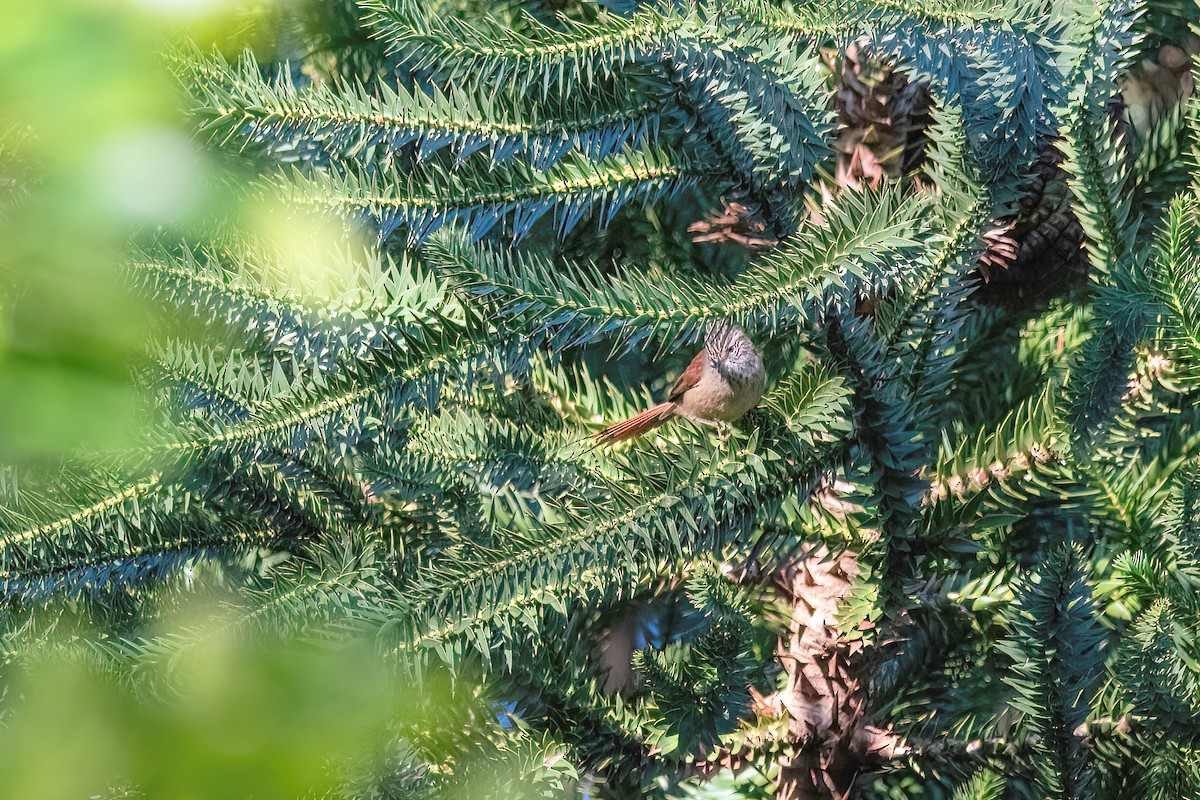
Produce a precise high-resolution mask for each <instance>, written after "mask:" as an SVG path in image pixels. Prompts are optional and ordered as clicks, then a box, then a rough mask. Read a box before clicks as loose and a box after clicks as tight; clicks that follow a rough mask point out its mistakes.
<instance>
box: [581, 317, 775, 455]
mask: <svg viewBox="0 0 1200 800" xmlns="http://www.w3.org/2000/svg"><path fill="white" fill-rule="evenodd" d="M766 386H767V373H766V371H765V370H764V369H763V362H762V356H760V355H759V353H758V350H756V349H754V343H753V342H751V341H750V337H748V336H747V335H746V333H745V332H744V331H743V330H742V329H741V328H738V327H737V326H734V325H727V324H724V323H715V324H712V325H709V327H708V330H707V331H706V333H705V337H704V349H703V350H701V351H700V352H699V353H697V354H696V357H695V358H693V359H692V363H690V364H688V365H687V369H685V370H684V371H683V374H681V375H680V376H679V378H678V379H676V381H675V385H674V386H672V387H671V394H670V397H669V398H668V399H667V402H665V403H660V404H658V405H656V406H655V407H654V408H651V409H649V410H647V411H643V412H642V413H640V414H637V415H635V416H632V417H630V418H629V419H627V420H625V421H624V422H618V423H616V424H615V425H612V426H609V427H608V428H605V429H604V430H602V431H600V433H598V434H596V439H597V440H599V442H600V443H601V444H609V443H612V442H623V441H625V440H626V439H632V438H634V437H636V436H641V435H642V434H643V433H647V432H649V431H651V430H653V429H655V428H657V427H658V426H659V425H662V424H663V423H664V422H667V421H668V420H670V419H672V418H674V417H684V418H685V419H690V420H692V421H693V422H699V423H701V424H702V425H713V426H716V427H721V426H723V425H725V424H727V423H730V422H733V421H734V420H736V419H739V418H740V417H741V416H742V415H743V414H745V413H746V412H747V411H749V410H750V409H752V408H754V406H756V405H757V404H758V401H759V400H760V399H761V398H762V396H763V390H764V389H766Z"/></svg>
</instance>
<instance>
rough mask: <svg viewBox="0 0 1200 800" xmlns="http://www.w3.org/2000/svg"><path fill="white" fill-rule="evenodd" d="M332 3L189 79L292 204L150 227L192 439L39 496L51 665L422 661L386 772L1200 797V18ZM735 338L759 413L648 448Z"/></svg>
mask: <svg viewBox="0 0 1200 800" xmlns="http://www.w3.org/2000/svg"><path fill="white" fill-rule="evenodd" d="M280 16H281V18H280V19H278V20H276V21H275V22H276V24H277V25H278V31H279V35H278V36H277V38H276V40H275V41H276V43H275V44H274V45H273V49H272V50H270V52H265V51H263V50H262V48H260V50H259V52H257V53H255V54H254V55H251V54H250V53H249V52H246V53H229V52H225V51H220V52H209V51H207V50H206V49H205V48H203V47H198V46H194V47H182V48H179V49H177V50H173V51H172V52H170V53H169V54H167V58H169V59H170V62H171V65H172V70H173V72H174V74H175V75H176V76H177V77H178V80H179V83H180V85H181V86H182V87H183V89H184V92H185V93H186V96H187V97H188V98H189V101H188V102H189V103H190V105H189V109H190V114H191V119H192V120H193V122H194V129H195V135H196V140H197V141H198V142H202V143H203V146H204V147H205V148H206V149H207V151H208V154H209V155H208V158H210V159H212V160H213V161H214V162H215V163H217V164H219V165H221V169H222V170H224V171H225V172H227V174H228V175H229V180H230V181H231V182H232V183H233V184H234V185H235V187H236V195H237V197H238V198H239V200H238V204H237V207H238V208H240V209H241V210H242V212H241V215H240V216H241V217H242V219H239V218H238V217H239V214H238V213H229V214H226V215H222V218H220V219H213V220H212V221H211V223H210V224H209V225H208V226H205V227H197V226H186V229H176V228H175V227H172V226H170V225H168V226H165V227H163V228H161V229H159V230H156V231H153V232H149V233H142V234H137V235H135V236H134V237H133V239H134V240H133V241H132V243H131V246H130V247H131V255H130V257H129V259H128V268H127V271H126V274H127V278H128V283H129V286H130V287H131V291H135V292H137V293H139V295H142V296H144V297H146V298H149V301H148V302H150V303H151V304H152V305H153V306H154V307H155V308H157V309H158V310H159V311H160V312H161V315H162V318H163V319H164V320H165V322H164V324H163V325H162V326H161V329H162V331H163V334H162V336H161V337H158V338H156V339H155V340H154V341H152V342H149V343H148V344H147V358H146V359H144V360H143V361H141V362H139V365H138V366H137V368H136V374H137V376H138V379H139V381H138V385H139V386H140V387H141V391H142V393H143V395H144V399H145V403H144V406H145V409H144V420H143V422H142V425H141V432H142V436H143V439H144V440H143V441H141V442H140V443H138V444H137V446H135V447H133V448H132V449H127V450H122V451H120V452H111V453H99V454H98V453H94V452H87V453H79V454H77V456H74V457H71V458H68V459H66V460H65V461H63V462H62V463H58V462H55V463H46V462H45V461H44V460H31V459H15V460H16V461H17V462H18V463H15V464H13V465H12V466H11V467H10V468H9V469H7V470H6V471H5V472H3V473H2V474H3V476H4V477H3V481H2V483H0V490H2V491H3V494H2V495H0V562H2V566H0V580H2V584H0V585H2V586H3V597H4V603H5V606H4V615H3V620H4V629H3V639H2V642H3V651H4V653H5V655H6V657H7V664H8V666H7V667H6V668H5V679H6V680H9V679H12V678H13V676H15V675H19V674H22V673H23V672H24V671H28V670H30V669H35V668H36V665H37V664H39V663H41V661H40V659H44V658H45V657H47V653H60V654H61V653H63V652H70V653H75V654H76V655H78V654H79V653H86V662H87V664H88V665H89V668H94V669H96V670H99V671H100V672H102V673H104V674H116V675H119V676H121V677H122V679H123V680H126V681H127V682H128V683H129V684H130V685H133V686H137V687H139V688H138V693H139V696H143V695H144V696H146V697H147V698H152V697H153V696H155V695H156V694H157V690H156V689H155V685H156V682H157V680H158V679H159V678H162V677H163V675H164V674H169V673H170V671H171V669H170V667H171V665H172V664H173V663H175V662H176V661H177V659H178V658H179V657H180V654H181V653H183V652H186V651H187V650H188V649H189V648H192V649H195V648H202V647H204V644H203V642H204V641H205V637H207V636H211V635H212V629H213V626H214V625H223V626H227V627H228V628H229V629H231V630H236V631H237V637H238V640H239V641H241V640H243V639H250V640H255V641H272V640H276V639H281V638H288V639H297V638H298V639H299V640H301V641H304V642H309V643H320V644H321V645H322V646H329V645H333V646H334V647H343V646H345V647H349V646H351V644H353V643H361V642H364V641H365V642H369V643H370V644H371V649H370V653H371V656H370V658H371V659H374V660H377V661H378V662H379V663H381V664H384V665H386V666H387V668H388V669H389V670H393V672H392V673H391V674H392V675H393V677H394V680H393V681H392V682H391V683H390V684H388V685H389V686H390V689H389V691H395V692H402V693H404V695H405V696H406V697H407V698H408V699H409V700H410V701H411V703H412V704H414V708H412V709H409V711H407V712H406V713H405V715H403V718H402V719H396V720H393V721H391V722H392V723H393V724H391V725H390V727H389V728H388V731H389V736H390V737H391V738H390V739H389V744H388V746H387V748H386V752H384V753H383V755H382V756H380V759H381V760H379V761H378V764H377V765H376V767H375V768H374V769H373V770H368V771H367V772H369V773H370V774H369V775H367V776H366V777H364V776H363V775H358V777H355V778H353V779H351V778H346V781H349V782H348V783H347V784H346V787H348V788H345V789H344V792H345V794H346V796H352V797H396V798H401V797H404V798H407V797H441V796H445V797H453V796H464V795H466V796H472V795H475V794H478V795H484V794H487V793H488V792H489V791H490V792H495V793H497V794H500V793H504V792H508V791H514V792H520V791H524V792H528V793H532V794H531V795H529V796H532V795H537V796H544V797H570V796H575V795H576V794H578V795H580V796H587V797H609V798H617V797H630V798H633V797H767V796H775V797H779V798H789V799H790V798H847V797H864V798H883V797H892V798H901V797H903V798H910V797H912V798H916V797H929V798H942V797H954V798H961V800H967V799H968V798H974V799H976V800H982V799H983V798H1004V797H1011V798H1042V797H1047V798H1049V797H1054V798H1163V799H1164V800H1166V799H1168V798H1170V800H1175V799H1176V798H1181V797H1194V796H1200V717H1198V716H1197V715H1198V714H1200V643H1198V637H1197V634H1198V633H1200V616H1198V615H1200V595H1198V594H1197V589H1198V588H1200V465H1198V464H1197V463H1196V462H1197V459H1198V458H1200V407H1198V406H1197V402H1196V401H1197V399H1198V398H1200V307H1198V303H1200V183H1197V181H1198V180H1200V165H1198V164H1197V155H1198V152H1200V147H1198V146H1200V100H1197V98H1196V97H1195V96H1194V95H1193V93H1192V85H1193V84H1192V79H1191V75H1190V68H1191V57H1190V53H1192V52H1194V51H1195V50H1196V49H1197V48H1196V47H1195V44H1196V43H1197V42H1200V38H1197V37H1198V35H1200V31H1198V30H1197V29H1195V28H1193V27H1192V25H1193V23H1196V22H1197V21H1200V9H1198V8H1197V7H1196V5H1195V4H1193V3H1192V2H1190V0H1179V2H1172V0H1161V2H1150V3H1146V4H1142V3H1137V2H1129V1H1126V0H1115V1H1111V2H1110V1H1108V0H1096V2H1095V3H1093V2H1080V1H1078V0H1072V1H1071V2H1050V0H1004V1H1003V2H974V1H973V0H873V1H872V0H823V1H822V2H796V3H790V2H788V3H776V2H769V1H768V0H724V1H722V2H690V1H688V2H684V1H683V0H680V1H679V2H667V1H666V0H663V2H644V3H638V2H636V1H635V0H631V1H630V2H616V1H615V0H613V1H610V2H585V1H584V0H563V1H562V2H541V1H540V0H537V1H535V0H529V2H516V0H495V1H494V2H486V1H485V0H464V2H448V1H447V0H436V1H435V0H359V1H358V2H317V3H313V4H311V5H301V6H299V7H298V8H295V9H287V10H285V11H283V12H281V15H280ZM253 198H267V199H269V200H270V201H271V202H272V203H273V205H271V206H270V209H271V211H270V212H269V213H270V214H272V215H275V216H274V217H272V218H276V219H285V218H288V216H289V215H291V216H292V218H302V219H304V220H306V221H307V222H306V223H305V224H306V225H309V224H310V225H312V226H314V227H317V228H319V227H321V226H323V225H324V226H328V225H329V222H330V220H334V221H336V223H337V226H338V227H337V228H336V231H338V232H339V235H340V236H342V237H343V239H342V241H343V244H342V245H341V246H340V247H339V248H336V249H330V251H329V252H316V253H303V254H300V256H297V254H296V253H295V252H293V253H291V254H290V255H288V254H284V255H281V254H280V252H279V248H275V249H272V248H271V247H267V246H264V245H263V244H262V242H261V241H260V239H261V237H260V236H259V233H261V231H260V228H261V226H259V228H254V226H251V225H249V224H248V223H247V222H246V221H245V217H247V216H250V215H251V211H250V210H249V209H255V208H256V207H255V206H253V205H252V203H251V199H253ZM5 202H6V203H9V202H11V203H19V202H20V198H19V197H16V196H14V198H11V199H6V200H5ZM253 213H255V214H259V215H260V216H261V215H262V213H263V212H262V211H261V210H255V211H254V212H253ZM298 260H299V261H301V262H303V263H304V264H306V265H308V271H309V273H310V274H309V275H308V276H307V277H305V276H300V277H297V275H296V271H295V269H294V266H295V264H296V263H297V261H298ZM14 303H17V304H19V303H20V297H17V298H16V299H15V300H14ZM729 325H736V326H738V327H740V328H741V329H743V330H744V331H745V332H746V334H747V335H748V336H749V337H750V339H751V340H753V342H754V343H755V345H756V346H757V348H758V350H759V351H760V352H761V353H762V355H763V359H764V363H765V370H766V374H767V376H768V380H767V388H766V394H765V396H764V397H763V399H762V401H761V403H759V404H758V406H757V407H756V408H755V409H754V410H753V411H751V412H750V413H749V414H747V415H746V416H744V417H742V418H741V419H740V420H738V421H737V422H736V423H734V424H733V425H732V426H726V425H721V426H716V427H713V426H709V425H705V424H701V423H703V422H704V421H703V420H700V422H699V423H698V422H696V421H690V420H688V419H686V418H676V419H673V420H671V421H669V422H667V423H666V424H665V425H662V426H659V427H656V428H654V429H653V430H651V431H649V432H647V433H645V434H644V435H643V436H641V437H639V438H634V439H631V440H628V441H621V442H614V443H608V442H601V441H599V440H597V439H596V438H595V434H596V433H597V432H599V431H601V430H603V429H604V428H605V427H607V426H609V425H611V424H613V423H615V422H617V421H619V420H621V419H624V418H626V417H628V416H630V415H632V414H634V413H636V412H637V411H640V410H643V409H645V408H649V407H651V406H652V405H655V404H657V403H659V402H661V401H663V400H665V399H666V393H667V391H668V387H670V385H671V381H672V380H673V379H674V378H675V377H676V376H678V374H679V373H680V371H681V370H682V369H683V368H684V367H685V365H687V363H688V361H689V359H690V358H691V357H692V355H693V354H694V353H695V352H696V351H697V350H698V349H699V348H700V347H702V346H703V342H704V337H705V332H706V331H707V330H720V329H721V328H722V326H729ZM217 586H220V587H222V591H223V592H226V593H228V595H231V596H232V598H233V599H234V600H236V603H230V604H229V605H231V606H234V607H236V609H237V610H236V611H231V612H228V613H224V614H221V615H219V619H220V621H219V623H218V622H212V623H211V624H209V623H205V624H203V625H197V624H189V625H187V626H184V627H182V628H178V629H175V628H172V627H170V621H171V620H172V619H176V618H177V617H176V615H175V614H176V612H175V609H177V608H178V607H180V606H181V605H183V603H184V599H186V598H187V597H188V596H189V595H190V594H200V595H204V596H211V595H212V594H213V592H214V591H215V587H217ZM64 631H69V632H71V635H69V636H65V637H64ZM149 676H157V678H154V679H151V677H149ZM350 677H351V678H352V676H350ZM146 702H153V700H151V699H147V700H146ZM5 703H7V704H8V705H10V706H12V708H11V709H10V710H11V711H12V719H13V720H19V719H20V717H21V713H22V708H21V703H20V702H19V698H18V697H16V693H9V694H6V695H5ZM447 709H451V710H449V711H448V710H447ZM14 724H15V723H14ZM499 762H503V763H505V764H507V765H508V766H507V767H506V768H505V769H506V770H507V771H506V772H505V773H504V774H505V775H506V776H507V777H505V779H504V780H503V781H501V780H499V779H497V780H494V781H492V780H481V779H479V777H478V776H479V775H481V774H490V773H488V772H487V769H488V764H492V763H499ZM337 768H338V767H337V765H331V766H330V769H331V770H335V771H336V769H337ZM338 774H339V775H340V774H341V773H338ZM3 780H4V778H3V776H0V781H3ZM339 780H341V778H339ZM106 788H107V787H97V791H98V792H99V791H103V790H105V789H106ZM123 791H129V792H136V791H137V787H136V786H133V787H131V788H128V789H126V790H123Z"/></svg>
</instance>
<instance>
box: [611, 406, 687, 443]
mask: <svg viewBox="0 0 1200 800" xmlns="http://www.w3.org/2000/svg"><path fill="white" fill-rule="evenodd" d="M673 416H675V404H674V403H672V402H666V403H659V404H658V405H656V406H655V407H654V408H651V409H648V410H646V411H643V412H642V413H640V414H635V415H634V416H632V417H630V418H629V419H627V420H625V421H624V422H618V423H617V424H615V425H610V426H608V427H607V428H605V429H604V430H602V431H600V432H599V433H597V434H596V439H597V440H599V442H600V443H601V444H611V443H612V442H623V441H625V440H626V439H633V438H634V437H637V436H641V435H642V434H643V433H647V432H649V431H652V430H654V429H655V428H657V427H658V426H659V425H662V424H663V423H664V422H666V421H667V420H669V419H670V418H671V417H673Z"/></svg>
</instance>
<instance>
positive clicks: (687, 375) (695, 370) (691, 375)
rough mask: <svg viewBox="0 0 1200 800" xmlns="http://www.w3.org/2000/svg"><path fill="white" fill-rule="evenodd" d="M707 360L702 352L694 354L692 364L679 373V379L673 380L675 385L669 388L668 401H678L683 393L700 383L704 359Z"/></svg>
mask: <svg viewBox="0 0 1200 800" xmlns="http://www.w3.org/2000/svg"><path fill="white" fill-rule="evenodd" d="M707 358H708V356H707V355H705V351H704V350H701V351H700V352H699V353H696V356H695V358H693V359H692V363H690V364H688V365H687V369H685V370H684V371H683V372H681V373H680V374H679V377H678V378H676V379H675V385H674V386H672V387H671V396H670V397H669V398H668V399H669V400H672V401H674V400H678V399H679V398H680V396H681V395H682V394H683V393H684V392H686V391H687V390H688V389H690V388H692V387H693V386H695V385H696V384H697V383H699V382H700V375H701V374H702V373H703V372H704V365H705V359H707Z"/></svg>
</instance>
